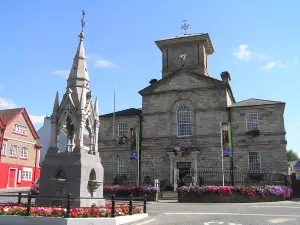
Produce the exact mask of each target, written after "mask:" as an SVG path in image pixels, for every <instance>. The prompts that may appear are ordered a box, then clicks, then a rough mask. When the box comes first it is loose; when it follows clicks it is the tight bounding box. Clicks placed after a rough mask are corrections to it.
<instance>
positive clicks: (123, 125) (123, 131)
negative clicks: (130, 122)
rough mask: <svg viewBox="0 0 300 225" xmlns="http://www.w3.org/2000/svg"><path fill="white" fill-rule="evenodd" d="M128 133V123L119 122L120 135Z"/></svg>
mask: <svg viewBox="0 0 300 225" xmlns="http://www.w3.org/2000/svg"><path fill="white" fill-rule="evenodd" d="M126 135H127V123H125V122H119V123H118V136H119V137H123V136H126Z"/></svg>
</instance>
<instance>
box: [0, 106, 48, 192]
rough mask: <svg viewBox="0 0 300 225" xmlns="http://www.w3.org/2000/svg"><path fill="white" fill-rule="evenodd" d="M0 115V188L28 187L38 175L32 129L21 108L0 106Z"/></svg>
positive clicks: (37, 149)
mask: <svg viewBox="0 0 300 225" xmlns="http://www.w3.org/2000/svg"><path fill="white" fill-rule="evenodd" d="M0 118H1V121H0V130H1V133H0V144H1V140H2V144H1V145H0V147H1V146H2V148H1V154H0V171H1V173H0V189H1V188H18V187H30V186H31V184H32V183H33V182H34V181H36V180H37V179H38V178H39V176H40V167H39V159H40V148H41V147H42V146H41V145H40V144H39V137H38V135H37V133H36V130H35V128H34V126H33V124H32V122H31V120H30V118H29V116H28V114H27V112H26V110H25V108H16V109H6V110H0ZM1 136H2V138H1Z"/></svg>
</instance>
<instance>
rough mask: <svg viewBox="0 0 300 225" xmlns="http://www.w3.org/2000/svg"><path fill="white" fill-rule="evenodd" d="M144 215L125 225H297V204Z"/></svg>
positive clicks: (157, 210) (177, 206) (181, 207)
mask: <svg viewBox="0 0 300 225" xmlns="http://www.w3.org/2000/svg"><path fill="white" fill-rule="evenodd" d="M7 194H8V193H7ZM9 194H12V195H14V196H16V197H5V198H4V197H1V196H0V203H3V202H7V201H12V202H15V201H17V193H9ZM23 202H26V199H24V200H23ZM147 211H148V213H149V217H148V218H146V219H144V220H142V221H139V222H136V223H131V224H128V225H143V224H146V225H169V224H174V225H217V224H221V225H222V224H223V225H273V224H278V225H300V201H285V202H270V203H245V204H237V203H236V204H230V203H225V204H218V203H212V204H197V203H195V204H189V203H149V204H148V205H147Z"/></svg>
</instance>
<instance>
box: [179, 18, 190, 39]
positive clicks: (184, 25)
mask: <svg viewBox="0 0 300 225" xmlns="http://www.w3.org/2000/svg"><path fill="white" fill-rule="evenodd" d="M186 21H187V20H183V21H182V22H183V24H182V25H181V29H182V30H184V35H186V30H187V29H189V26H190V25H189V24H186V23H185V22H186Z"/></svg>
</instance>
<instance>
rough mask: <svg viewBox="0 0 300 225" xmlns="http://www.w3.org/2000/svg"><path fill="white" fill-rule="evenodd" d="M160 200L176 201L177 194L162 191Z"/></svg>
mask: <svg viewBox="0 0 300 225" xmlns="http://www.w3.org/2000/svg"><path fill="white" fill-rule="evenodd" d="M159 199H160V200H178V194H177V192H176V191H164V192H162V195H161V197H160V198H159Z"/></svg>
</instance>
